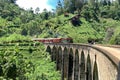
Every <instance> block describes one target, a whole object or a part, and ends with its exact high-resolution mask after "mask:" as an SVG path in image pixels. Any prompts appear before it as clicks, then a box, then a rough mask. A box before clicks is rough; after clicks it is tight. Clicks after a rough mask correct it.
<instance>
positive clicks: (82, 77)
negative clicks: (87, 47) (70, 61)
mask: <svg viewBox="0 0 120 80" xmlns="http://www.w3.org/2000/svg"><path fill="white" fill-rule="evenodd" d="M80 61H81V62H80V80H85V75H86V73H85V54H84V51H83V50H82V52H81V60H80Z"/></svg>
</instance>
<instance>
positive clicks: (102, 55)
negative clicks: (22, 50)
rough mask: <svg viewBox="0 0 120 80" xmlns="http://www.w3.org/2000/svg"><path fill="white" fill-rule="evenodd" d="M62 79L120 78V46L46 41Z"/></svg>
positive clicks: (47, 49)
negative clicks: (117, 47)
mask: <svg viewBox="0 0 120 80" xmlns="http://www.w3.org/2000/svg"><path fill="white" fill-rule="evenodd" d="M45 46H46V51H47V52H49V53H50V55H51V59H52V61H54V62H55V63H56V69H57V70H59V71H60V73H61V74H62V76H61V80H120V64H119V63H120V50H119V49H120V48H119V49H116V48H111V47H105V46H99V45H89V44H88V45H87V44H62V43H60V44H55V43H46V44H45Z"/></svg>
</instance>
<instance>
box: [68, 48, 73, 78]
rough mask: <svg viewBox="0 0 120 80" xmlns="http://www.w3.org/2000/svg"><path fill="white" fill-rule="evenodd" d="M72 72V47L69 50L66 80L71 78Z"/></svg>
mask: <svg viewBox="0 0 120 80" xmlns="http://www.w3.org/2000/svg"><path fill="white" fill-rule="evenodd" d="M72 74H73V49H72V48H70V50H69V65H68V80H72Z"/></svg>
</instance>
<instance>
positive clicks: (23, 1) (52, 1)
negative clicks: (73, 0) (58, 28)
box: [16, 0, 58, 12]
mask: <svg viewBox="0 0 120 80" xmlns="http://www.w3.org/2000/svg"><path fill="white" fill-rule="evenodd" d="M57 2H58V0H17V2H16V3H17V4H18V5H19V6H20V7H21V8H24V9H30V8H31V7H32V8H33V10H35V9H36V8H37V7H39V8H40V12H42V11H43V9H45V8H46V9H47V10H48V11H51V10H52V9H55V8H56V5H57Z"/></svg>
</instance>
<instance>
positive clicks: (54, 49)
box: [51, 46, 57, 62]
mask: <svg viewBox="0 0 120 80" xmlns="http://www.w3.org/2000/svg"><path fill="white" fill-rule="evenodd" d="M56 56H57V47H56V46H53V48H52V54H51V58H52V61H54V62H56Z"/></svg>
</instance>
